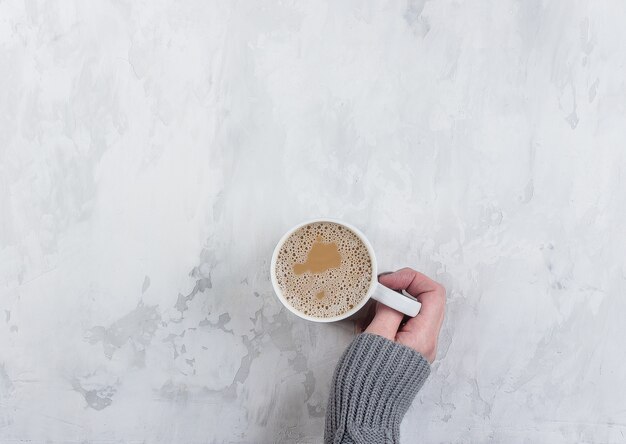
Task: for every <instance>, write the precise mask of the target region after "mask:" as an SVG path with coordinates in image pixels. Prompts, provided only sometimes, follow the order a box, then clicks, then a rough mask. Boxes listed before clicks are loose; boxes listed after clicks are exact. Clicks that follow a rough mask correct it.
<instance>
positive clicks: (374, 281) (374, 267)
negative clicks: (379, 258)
mask: <svg viewBox="0 0 626 444" xmlns="http://www.w3.org/2000/svg"><path fill="white" fill-rule="evenodd" d="M319 222H329V223H334V224H338V225H342V226H344V227H346V228H348V229H349V230H351V231H352V232H353V233H354V234H356V235H357V237H358V238H359V239H360V240H361V242H363V244H364V245H365V248H367V252H368V253H369V255H370V259H371V262H372V278H371V280H370V286H369V288H368V290H367V294H366V295H365V297H364V298H363V299H361V301H360V302H359V303H358V304H357V305H355V306H354V307H353V308H352V309H350V310H348V311H346V312H345V313H342V314H340V315H337V316H333V317H331V318H318V317H315V316H309V315H307V314H304V313H301V312H300V311H298V310H296V309H295V308H294V307H292V306H291V304H289V302H288V301H287V299H286V298H285V296H284V295H283V292H282V291H281V289H280V286H279V285H278V279H277V278H276V261H277V259H278V253H279V251H280V248H281V247H282V246H283V244H284V243H285V241H286V240H287V239H288V238H289V236H291V235H292V234H293V233H294V232H296V231H297V230H299V229H300V228H302V227H304V226H306V225H309V224H313V223H319ZM270 276H271V279H272V286H273V287H274V293H275V294H276V296H277V297H278V299H279V300H280V302H281V303H282V304H283V305H284V306H285V307H286V308H287V309H288V310H289V311H291V312H292V313H293V314H295V315H296V316H298V317H300V318H302V319H306V320H307V321H312V322H321V323H327V322H336V321H341V320H343V319H346V318H349V317H350V316H352V315H353V314H355V313H356V312H357V311H359V310H360V309H361V308H363V306H365V304H366V303H367V301H369V299H370V298H371V297H372V293H374V289H375V288H376V284H377V283H378V280H377V279H376V276H377V262H376V256H375V255H374V248H373V247H372V244H370V242H369V240H367V238H366V237H365V235H364V234H363V233H362V232H361V231H360V230H359V229H358V228H357V227H355V226H354V225H351V224H349V223H346V222H344V221H341V220H339V219H332V218H327V217H322V218H317V219H310V220H307V221H305V222H302V223H299V224H297V225H295V226H293V227H292V228H290V229H289V230H288V231H287V232H286V233H285V234H284V235H283V236H282V237H281V238H280V240H279V241H278V243H277V244H276V247H274V253H273V254H272V261H271V265H270Z"/></svg>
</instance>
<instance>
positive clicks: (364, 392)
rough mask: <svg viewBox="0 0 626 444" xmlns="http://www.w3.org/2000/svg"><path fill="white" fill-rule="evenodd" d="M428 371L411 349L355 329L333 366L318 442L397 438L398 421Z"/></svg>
mask: <svg viewBox="0 0 626 444" xmlns="http://www.w3.org/2000/svg"><path fill="white" fill-rule="evenodd" d="M429 374H430V365H429V364H428V361H427V360H426V359H425V358H424V357H423V356H422V355H421V354H419V353H418V352H416V351H415V350H412V349H410V348H408V347H406V346H404V345H401V344H398V343H397V342H392V341H390V340H388V339H386V338H383V337H382V336H378V335H373V334H369V333H363V334H360V335H359V336H357V337H356V338H355V339H354V341H352V343H351V344H350V346H349V347H348V349H347V350H346V351H345V352H344V354H343V356H342V357H341V358H340V359H339V363H338V364H337V368H336V369H335V375H334V376H333V382H332V386H331V389H330V397H329V400H328V410H327V412H326V429H325V431H324V443H325V444H330V443H332V444H340V443H341V444H344V443H350V444H351V443H354V444H365V443H367V444H377V443H398V442H399V439H400V422H401V421H402V418H403V417H404V414H405V413H406V411H407V410H408V408H409V406H410V405H411V402H412V401H413V398H415V395H416V394H417V392H418V391H419V389H420V388H421V387H422V385H423V384H424V381H426V378H427V377H428V375H429Z"/></svg>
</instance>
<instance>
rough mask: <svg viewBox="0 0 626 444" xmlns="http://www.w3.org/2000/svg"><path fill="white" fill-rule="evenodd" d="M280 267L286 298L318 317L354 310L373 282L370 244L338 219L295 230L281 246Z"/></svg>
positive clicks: (278, 273)
mask: <svg viewBox="0 0 626 444" xmlns="http://www.w3.org/2000/svg"><path fill="white" fill-rule="evenodd" d="M275 267H276V269H275V274H276V280H277V281H278V285H279V287H280V289H281V291H282V293H283V296H284V298H285V299H286V300H287V302H288V303H289V304H290V305H291V306H292V307H293V308H294V309H296V310H297V311H299V312H301V313H304V314H305V315H308V316H313V317H318V318H330V317H334V316H339V315H342V314H343V313H345V312H347V311H350V310H351V309H352V308H354V307H355V306H356V305H358V304H359V302H361V301H362V300H363V298H364V297H365V296H366V295H367V292H368V290H369V287H370V284H371V282H372V261H371V258H370V255H369V252H368V250H367V247H366V246H365V244H364V243H363V242H362V241H361V239H360V238H359V237H358V236H357V235H356V234H355V233H354V232H353V231H352V230H350V229H349V228H347V227H345V226H343V225H340V224H336V223H333V222H315V223H311V224H308V225H305V226H303V227H301V228H299V229H298V230H296V231H295V232H293V233H292V234H291V235H290V236H289V237H288V238H287V240H286V241H285V242H284V243H283V245H282V246H281V248H280V250H279V252H278V257H277V260H276V265H275Z"/></svg>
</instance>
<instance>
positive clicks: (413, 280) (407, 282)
mask: <svg viewBox="0 0 626 444" xmlns="http://www.w3.org/2000/svg"><path fill="white" fill-rule="evenodd" d="M378 280H379V281H380V283H381V284H383V285H385V286H387V287H389V288H392V289H395V290H406V291H407V292H408V293H409V294H411V295H412V296H415V297H416V298H417V300H418V301H419V302H420V303H421V304H422V307H421V308H420V312H419V313H418V314H417V316H415V317H414V318H409V320H408V321H407V322H406V324H404V325H403V326H402V327H401V328H400V331H399V332H397V334H396V339H397V340H398V341H399V342H400V343H403V344H405V345H407V346H409V347H411V348H413V349H414V350H417V351H418V352H420V353H421V354H422V355H423V356H424V357H425V358H426V359H428V361H429V362H433V361H434V359H435V356H436V353H437V342H438V339H439V331H440V330H441V325H442V324H443V318H444V313H445V304H446V291H445V288H443V286H442V285H441V284H439V283H437V282H435V281H433V280H432V279H430V278H429V277H427V276H425V275H423V274H422V273H419V272H417V271H415V270H412V269H410V268H403V269H402V270H399V271H396V272H395V273H391V274H387V275H383V276H379V278H378Z"/></svg>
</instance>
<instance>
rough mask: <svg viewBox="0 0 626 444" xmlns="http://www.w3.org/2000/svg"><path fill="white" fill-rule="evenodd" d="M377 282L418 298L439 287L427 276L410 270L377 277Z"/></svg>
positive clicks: (401, 270)
mask: <svg viewBox="0 0 626 444" xmlns="http://www.w3.org/2000/svg"><path fill="white" fill-rule="evenodd" d="M378 281H379V282H380V283H381V284H383V285H384V286H385V287H388V288H391V289H392V290H406V292H407V293H409V294H410V295H411V296H414V297H418V296H419V295H420V294H421V293H425V292H427V291H433V290H435V289H436V288H437V286H440V285H439V284H438V283H437V282H435V281H433V280H432V279H431V278H429V277H428V276H426V275H424V274H422V273H420V272H419V271H415V270H413V269H411V268H402V269H400V270H398V271H395V272H393V273H388V274H381V275H380V276H378Z"/></svg>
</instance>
